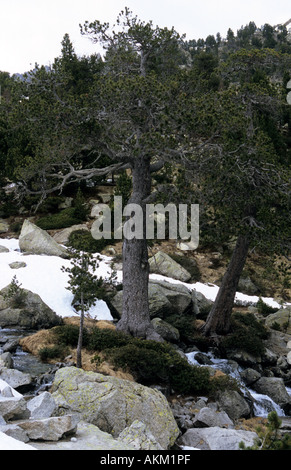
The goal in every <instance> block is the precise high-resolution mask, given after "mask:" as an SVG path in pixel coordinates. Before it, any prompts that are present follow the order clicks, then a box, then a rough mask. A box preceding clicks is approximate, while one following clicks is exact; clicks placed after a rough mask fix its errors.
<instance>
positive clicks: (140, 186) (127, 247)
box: [117, 157, 160, 340]
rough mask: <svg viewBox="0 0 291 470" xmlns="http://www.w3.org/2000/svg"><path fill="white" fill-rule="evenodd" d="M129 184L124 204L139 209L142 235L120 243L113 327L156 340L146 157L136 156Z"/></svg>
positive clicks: (148, 181) (148, 161)
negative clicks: (119, 297) (119, 299)
mask: <svg viewBox="0 0 291 470" xmlns="http://www.w3.org/2000/svg"><path fill="white" fill-rule="evenodd" d="M132 185H133V190H132V196H131V198H130V200H129V202H128V204H137V205H138V206H140V207H141V208H142V213H143V221H142V223H143V238H142V239H138V238H133V239H127V238H125V239H124V242H123V312H122V317H121V320H120V321H119V322H118V324H117V329H118V330H121V331H124V332H126V333H129V334H131V335H133V336H135V337H140V338H147V339H157V340H160V337H159V335H156V334H155V332H154V329H153V326H152V324H151V320H150V314H149V302H148V280H149V263H148V248H147V240H146V230H145V229H146V220H145V202H144V200H145V199H146V198H147V197H148V196H149V195H150V193H151V172H150V159H147V158H143V157H140V158H136V160H135V162H134V167H133V170H132Z"/></svg>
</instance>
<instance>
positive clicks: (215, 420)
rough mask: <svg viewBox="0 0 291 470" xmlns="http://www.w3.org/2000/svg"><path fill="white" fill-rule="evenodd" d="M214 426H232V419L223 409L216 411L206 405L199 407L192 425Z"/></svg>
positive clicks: (201, 426) (196, 426)
mask: <svg viewBox="0 0 291 470" xmlns="http://www.w3.org/2000/svg"><path fill="white" fill-rule="evenodd" d="M214 426H219V427H220V428H228V427H231V426H233V421H232V420H231V419H230V417H229V416H228V414H227V413H225V411H216V410H213V409H212V408H208V407H207V406H205V407H204V408H201V410H199V412H198V413H197V415H196V416H195V419H194V420H193V427H194V428H207V427H214Z"/></svg>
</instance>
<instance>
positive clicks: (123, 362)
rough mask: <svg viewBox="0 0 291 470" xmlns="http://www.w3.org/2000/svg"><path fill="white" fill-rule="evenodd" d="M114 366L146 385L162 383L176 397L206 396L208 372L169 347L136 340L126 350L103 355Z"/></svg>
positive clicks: (108, 352) (112, 350)
mask: <svg viewBox="0 0 291 470" xmlns="http://www.w3.org/2000/svg"><path fill="white" fill-rule="evenodd" d="M103 354H104V355H105V357H106V358H107V359H109V360H110V362H111V363H112V364H114V365H115V366H116V367H118V368H121V369H123V370H127V371H129V372H130V373H131V374H132V375H133V376H134V378H135V380H136V381H137V382H139V383H142V384H143V385H154V384H158V383H163V384H166V385H168V386H169V388H171V389H173V390H174V391H175V392H177V393H185V394H187V393H207V392H208V391H209V390H210V387H211V384H210V375H209V371H208V369H207V368H204V367H196V366H193V365H191V364H189V363H188V361H187V359H185V358H183V357H182V356H181V355H180V354H179V353H178V352H176V351H175V350H174V349H173V348H172V346H171V345H169V344H168V343H159V342H156V341H148V340H139V339H136V338H133V339H132V340H131V342H130V343H128V344H126V345H125V346H121V347H116V348H113V349H108V350H105V351H103Z"/></svg>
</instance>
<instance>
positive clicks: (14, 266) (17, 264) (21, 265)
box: [9, 261, 27, 269]
mask: <svg viewBox="0 0 291 470" xmlns="http://www.w3.org/2000/svg"><path fill="white" fill-rule="evenodd" d="M9 266H10V268H11V269H20V268H25V267H26V266H27V264H26V263H24V261H14V262H13V263H10V264H9Z"/></svg>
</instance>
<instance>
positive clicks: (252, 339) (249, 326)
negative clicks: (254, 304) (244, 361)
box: [221, 312, 269, 356]
mask: <svg viewBox="0 0 291 470" xmlns="http://www.w3.org/2000/svg"><path fill="white" fill-rule="evenodd" d="M268 335H269V333H268V330H267V329H266V328H265V326H264V325H262V324H261V323H260V322H258V321H257V320H256V318H255V317H254V315H253V314H251V313H249V314H242V313H239V312H235V313H234V314H233V316H232V319H231V334H230V335H229V336H227V337H226V338H224V339H223V340H222V342H221V345H222V346H223V347H224V348H225V349H241V350H243V351H246V352H248V353H250V354H253V355H255V356H257V355H258V356H259V355H261V354H263V352H264V350H265V347H264V344H263V340H264V339H267V338H268Z"/></svg>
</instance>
